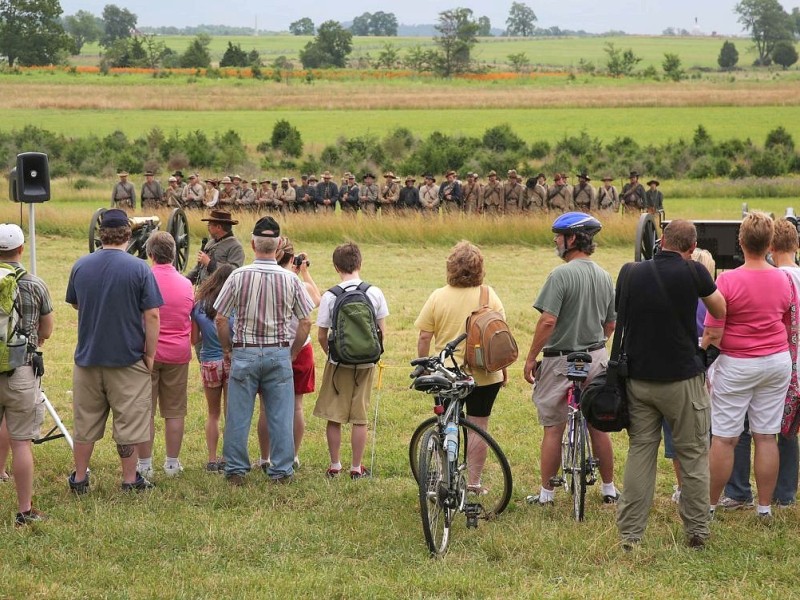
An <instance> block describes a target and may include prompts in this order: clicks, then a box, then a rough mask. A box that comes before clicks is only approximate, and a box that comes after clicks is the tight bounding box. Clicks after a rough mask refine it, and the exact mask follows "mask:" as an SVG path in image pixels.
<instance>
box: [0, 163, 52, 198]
mask: <svg viewBox="0 0 800 600" xmlns="http://www.w3.org/2000/svg"><path fill="white" fill-rule="evenodd" d="M8 191H9V195H10V196H11V199H12V200H13V201H14V202H27V203H32V202H47V201H48V200H50V166H49V163H48V162H47V154H44V153H43V152H23V153H22V154H17V166H16V167H15V168H14V169H12V170H11V177H10V178H9V190H8Z"/></svg>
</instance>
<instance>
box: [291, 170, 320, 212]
mask: <svg viewBox="0 0 800 600" xmlns="http://www.w3.org/2000/svg"><path fill="white" fill-rule="evenodd" d="M301 180H302V184H301V185H300V187H299V188H298V190H297V194H296V200H297V212H309V213H310V212H314V209H315V202H314V198H316V195H317V191H316V184H317V178H316V177H315V176H314V175H303V176H302V177H301Z"/></svg>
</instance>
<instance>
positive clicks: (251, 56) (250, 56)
mask: <svg viewBox="0 0 800 600" xmlns="http://www.w3.org/2000/svg"><path fill="white" fill-rule="evenodd" d="M247 66H248V67H260V66H261V55H260V54H259V53H258V50H256V49H255V48H253V49H252V50H250V52H248V53H247Z"/></svg>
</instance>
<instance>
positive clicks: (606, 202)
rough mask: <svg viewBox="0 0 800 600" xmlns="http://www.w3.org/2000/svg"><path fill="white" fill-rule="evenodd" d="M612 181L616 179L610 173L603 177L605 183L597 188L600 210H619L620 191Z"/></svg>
mask: <svg viewBox="0 0 800 600" xmlns="http://www.w3.org/2000/svg"><path fill="white" fill-rule="evenodd" d="M612 181H614V179H613V178H612V177H609V176H608V175H606V176H605V177H603V185H602V186H600V187H599V188H598V190H597V205H598V206H599V207H600V210H605V211H611V212H617V210H618V209H619V192H618V191H617V188H616V187H614V186H613V185H612V184H611V182H612Z"/></svg>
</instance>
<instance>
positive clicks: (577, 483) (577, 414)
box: [550, 352, 598, 522]
mask: <svg viewBox="0 0 800 600" xmlns="http://www.w3.org/2000/svg"><path fill="white" fill-rule="evenodd" d="M591 362H592V357H591V355H590V354H588V353H587V352H572V353H571V354H569V355H568V356H567V365H568V366H567V379H569V380H570V381H571V382H572V385H570V387H569V389H568V390H567V407H568V410H569V414H568V416H567V426H566V429H564V438H563V440H562V441H561V475H557V476H555V477H553V478H552V479H551V480H550V483H551V484H552V485H553V487H555V486H563V487H564V489H566V490H567V491H569V493H570V494H572V506H573V515H574V516H575V520H576V521H578V522H580V521H583V518H584V512H585V511H584V509H585V504H586V487H587V486H590V485H594V484H595V482H596V481H597V465H598V462H597V460H596V459H595V458H594V456H593V455H592V445H591V444H590V443H589V428H588V424H587V422H586V418H585V417H584V416H583V413H582V412H581V384H582V383H584V382H585V381H586V379H587V378H588V377H589V372H588V370H587V369H586V365H587V364H589V363H591Z"/></svg>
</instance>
